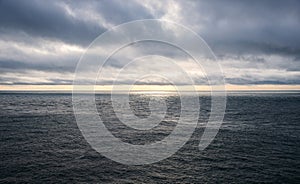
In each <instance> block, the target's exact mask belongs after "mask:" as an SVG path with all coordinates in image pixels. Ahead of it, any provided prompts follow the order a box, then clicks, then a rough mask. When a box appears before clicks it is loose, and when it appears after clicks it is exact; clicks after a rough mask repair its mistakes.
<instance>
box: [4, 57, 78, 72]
mask: <svg viewBox="0 0 300 184" xmlns="http://www.w3.org/2000/svg"><path fill="white" fill-rule="evenodd" d="M75 67H76V65H75V63H74V64H73V65H60V64H59V63H56V64H52V63H49V62H48V63H27V62H23V61H15V60H0V71H1V73H2V74H3V73H9V72H17V71H18V72H22V71H27V70H37V71H48V72H64V73H65V72H72V73H73V72H74V71H75Z"/></svg>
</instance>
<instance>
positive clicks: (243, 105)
mask: <svg viewBox="0 0 300 184" xmlns="http://www.w3.org/2000/svg"><path fill="white" fill-rule="evenodd" d="M160 98H162V97H160ZM96 99H97V108H98V112H99V115H100V116H101V118H102V119H103V121H104V123H105V125H106V126H107V128H108V129H109V130H110V131H111V132H112V133H113V134H114V135H115V136H116V137H118V138H120V139H121V140H122V141H124V142H128V143H131V144H148V143H151V142H155V141H158V140H161V139H163V138H164V137H165V136H167V135H169V134H170V133H171V132H172V130H173V129H174V127H175V126H176V121H177V120H178V118H179V116H180V99H179V98H178V97H176V96H172V95H171V96H164V97H163V98H162V100H165V101H166V102H167V104H168V108H167V112H166V116H165V120H164V121H162V122H161V124H159V126H157V127H155V128H154V129H153V130H152V131H148V132H143V131H134V130H132V129H129V128H128V127H126V126H125V125H124V124H122V123H121V122H120V121H118V119H117V118H116V116H115V114H114V111H113V108H112V106H111V102H110V96H109V95H104V94H103V95H97V96H96ZM199 99H200V105H201V109H200V116H199V126H198V127H197V129H196V130H195V132H194V134H193V135H192V137H191V139H190V140H189V141H188V142H187V144H186V145H185V146H184V147H182V148H181V149H180V150H179V151H178V152H177V153H176V154H174V155H172V156H171V157H169V158H167V159H165V160H162V161H160V162H157V163H154V164H151V165H142V166H128V165H122V164H119V163H116V162H114V161H111V160H109V159H108V158H106V157H104V156H102V155H101V154H99V153H97V152H96V151H95V150H93V149H92V147H91V146H90V145H89V144H88V143H87V141H86V140H85V139H84V137H83V136H82V134H81V132H80V130H79V129H78V127H77V124H76V121H75V117H74V114H73V107H72V96H71V95H70V94H54V93H51V94H43V93H10V94H9V93H1V94H0V101H1V103H0V155H1V162H0V163H1V164H0V183H7V182H22V183H23V182H25V183H26V182H29V183H42V182H43V183H45V182H49V183H57V182H59V183H74V182H89V183H256V182H257V183H300V93H231V94H229V95H228V98H227V109H226V114H225V118H224V123H223V124H222V127H221V129H220V131H219V133H218V135H217V136H216V138H215V140H214V141H213V142H212V143H211V144H210V145H209V147H207V148H206V149H205V150H204V151H199V149H198V144H199V140H200V137H201V135H202V133H203V129H204V126H203V125H205V122H207V120H208V117H209V112H210V97H209V96H207V95H201V96H199ZM148 102H149V95H148V96H147V95H132V96H131V98H130V104H131V106H130V107H131V108H132V111H133V112H134V114H135V115H136V116H138V117H140V118H144V117H147V116H149V115H150V114H151V112H150V110H149V108H148Z"/></svg>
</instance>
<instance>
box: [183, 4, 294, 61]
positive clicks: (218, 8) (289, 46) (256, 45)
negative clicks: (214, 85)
mask: <svg viewBox="0 0 300 184" xmlns="http://www.w3.org/2000/svg"><path fill="white" fill-rule="evenodd" d="M189 5H190V6H192V5H194V6H192V7H190V8H191V9H193V10H198V12H199V13H198V14H196V15H190V16H188V15H186V16H187V17H188V18H190V22H191V23H193V24H196V23H197V22H198V24H199V25H200V26H203V29H201V30H200V33H201V34H202V35H203V37H204V38H206V40H207V41H208V42H209V43H210V45H211V46H212V47H213V48H215V49H217V51H218V52H222V53H226V52H234V53H238V54H241V53H254V54H256V53H261V52H263V53H269V54H272V53H278V54H291V55H298V54H299V51H300V37H299V36H298V34H299V32H300V9H299V7H300V1H297V0H287V1H279V0H269V1H268V0H265V1H261V0H254V1H236V0H231V1H194V2H193V4H189ZM184 12H185V14H188V11H184ZM193 17H194V18H193Z"/></svg>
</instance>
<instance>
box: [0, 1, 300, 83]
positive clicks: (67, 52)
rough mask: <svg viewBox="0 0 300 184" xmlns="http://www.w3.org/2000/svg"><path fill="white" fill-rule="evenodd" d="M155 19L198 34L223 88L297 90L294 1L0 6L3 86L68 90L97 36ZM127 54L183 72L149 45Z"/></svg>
mask: <svg viewBox="0 0 300 184" xmlns="http://www.w3.org/2000/svg"><path fill="white" fill-rule="evenodd" d="M153 18H157V19H165V20H170V21H174V22H178V23H180V24H183V25H185V26H187V27H189V28H191V29H192V30H193V31H195V32H196V33H198V34H199V35H200V36H201V37H202V38H203V39H204V40H205V41H206V42H207V43H208V45H209V46H210V47H211V49H212V50H213V52H214V53H215V55H216V56H217V59H218V60H219V62H220V64H221V66H222V68H223V71H224V75H225V78H226V83H228V84H300V36H299V33H300V1H297V0H295V1H292V0H284V1H282V0H280V1H279V0H278V1H277V0H270V1H266V0H257V1H256V0H252V1H221V0H220V1H186V0H185V1H158V0H157V1H153V0H148V1H147V0H146V1H145V0H144V1H133V0H131V1H121V0H118V1H113V0H100V1H90V0H87V1H55V0H52V1H41V0H26V1H24V0H0V84H2V85H4V84H72V80H73V76H74V70H75V68H76V64H77V62H78V60H79V58H80V56H81V54H83V52H84V51H85V49H86V48H87V46H88V45H89V44H90V43H91V42H92V41H93V40H94V39H95V38H96V37H97V36H99V35H100V34H101V33H103V32H105V31H106V30H108V29H110V28H112V27H113V26H116V25H119V24H121V23H125V22H128V21H133V20H140V19H153ZM127 49H128V50H135V52H137V51H139V52H141V53H145V54H149V53H162V52H164V51H165V52H166V53H167V55H169V56H170V55H171V56H172V58H173V59H178V60H180V61H181V63H182V64H183V65H184V64H185V62H186V66H187V61H186V60H187V59H186V60H185V58H184V57H182V56H180V54H179V55H178V54H174V53H170V49H167V48H166V49H161V48H159V49H158V47H157V46H154V45H153V44H151V43H146V44H144V45H141V44H140V45H139V44H136V45H133V46H131V47H130V48H127ZM123 53H127V54H128V53H132V52H127V51H123ZM122 57H123V55H122V54H120V56H119V57H116V58H115V59H114V60H112V62H111V64H110V65H109V66H107V71H108V72H107V73H108V74H107V75H106V76H104V77H103V83H105V84H106V83H107V82H108V83H109V81H110V80H111V78H110V76H109V74H110V73H114V71H115V69H116V71H117V69H118V68H120V67H121V65H120V64H121V63H122ZM138 67H139V69H141V66H138ZM143 67H144V69H147V68H148V67H151V63H147V64H145V63H144V64H143ZM189 67H190V69H193V68H194V67H193V66H189ZM187 68H188V66H187ZM126 80H127V78H126V77H124V81H123V82H124V83H126ZM128 80H129V79H128ZM145 82H146V83H147V80H146V81H145ZM148 82H149V83H153V82H154V83H155V82H157V81H148ZM100 83H101V82H100Z"/></svg>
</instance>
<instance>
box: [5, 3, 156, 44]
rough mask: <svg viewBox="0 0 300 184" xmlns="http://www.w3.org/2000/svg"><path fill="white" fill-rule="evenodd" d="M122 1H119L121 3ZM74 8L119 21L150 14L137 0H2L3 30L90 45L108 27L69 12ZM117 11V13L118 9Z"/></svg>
mask: <svg viewBox="0 0 300 184" xmlns="http://www.w3.org/2000/svg"><path fill="white" fill-rule="evenodd" d="M118 2H119V3H118ZM64 6H66V7H69V8H70V10H71V11H74V12H75V13H76V11H79V12H80V11H81V10H82V11H85V12H86V13H91V15H90V16H92V18H93V16H94V17H96V16H97V15H93V14H92V13H99V15H100V16H103V17H104V19H103V21H107V22H109V23H110V24H112V25H117V24H120V23H123V22H126V21H130V20H134V19H139V18H151V16H150V14H148V13H147V12H146V11H145V9H143V8H142V7H141V6H140V5H138V4H132V5H130V3H129V4H127V3H125V2H124V3H123V2H120V1H109V0H103V1H39V0H28V1H22V0H1V1H0V34H11V32H13V33H15V34H17V33H20V32H21V33H22V32H23V33H26V34H29V35H31V36H34V37H44V38H48V39H56V40H62V41H63V42H68V43H73V44H82V45H85V46H86V45H87V44H89V43H90V42H91V41H92V40H93V39H95V38H96V37H97V36H98V35H100V34H101V33H103V32H104V31H105V30H107V28H106V27H104V26H103V22H97V21H89V20H88V19H89V17H82V16H84V15H76V14H75V15H74V16H72V15H70V14H69V13H68V12H67V11H66V9H65V8H64ZM116 12H117V13H116Z"/></svg>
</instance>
